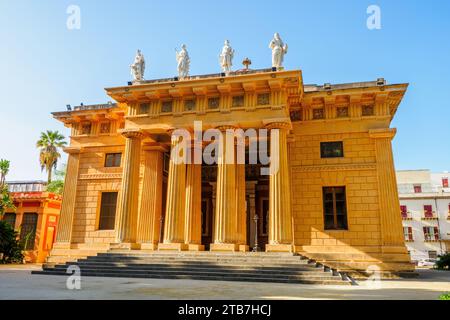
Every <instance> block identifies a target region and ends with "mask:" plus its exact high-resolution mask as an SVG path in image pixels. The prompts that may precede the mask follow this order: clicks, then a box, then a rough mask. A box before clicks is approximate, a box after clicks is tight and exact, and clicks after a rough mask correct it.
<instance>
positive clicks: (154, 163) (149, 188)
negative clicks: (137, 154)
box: [137, 144, 167, 250]
mask: <svg viewBox="0 0 450 320" xmlns="http://www.w3.org/2000/svg"><path fill="white" fill-rule="evenodd" d="M142 150H143V152H144V179H143V185H142V191H141V192H142V195H141V207H140V210H139V217H138V227H137V242H138V243H140V245H141V249H147V250H156V249H157V247H158V242H159V232H160V223H161V211H162V191H163V190H162V189H163V161H164V159H163V157H164V152H165V151H167V150H166V148H165V147H163V146H162V145H159V144H147V145H144V146H143V149H142Z"/></svg>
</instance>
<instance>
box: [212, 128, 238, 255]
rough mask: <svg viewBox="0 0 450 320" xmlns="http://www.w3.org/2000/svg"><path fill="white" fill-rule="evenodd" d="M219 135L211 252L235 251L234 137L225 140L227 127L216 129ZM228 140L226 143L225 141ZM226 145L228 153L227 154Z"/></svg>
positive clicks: (236, 248) (236, 246)
mask: <svg viewBox="0 0 450 320" xmlns="http://www.w3.org/2000/svg"><path fill="white" fill-rule="evenodd" d="M218 129H219V130H220V131H221V133H222V136H221V145H222V147H221V148H220V149H221V150H219V155H218V164H217V196H216V206H215V219H214V243H212V244H211V251H236V250H238V249H239V245H238V244H237V243H236V230H237V227H236V225H237V221H236V161H235V157H234V156H235V155H233V154H231V153H230V150H232V151H233V152H232V153H234V147H235V146H234V136H233V139H232V140H231V138H230V137H228V138H227V135H226V130H227V129H234V128H233V127H229V126H221V127H219V128H218ZM227 140H228V141H227ZM230 144H231V148H230ZM227 145H228V149H229V150H228V152H227Z"/></svg>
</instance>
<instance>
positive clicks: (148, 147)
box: [142, 142, 169, 152]
mask: <svg viewBox="0 0 450 320" xmlns="http://www.w3.org/2000/svg"><path fill="white" fill-rule="evenodd" d="M142 151H159V152H168V151H169V148H168V147H167V146H166V145H164V144H161V143H158V142H149V143H144V145H143V146H142Z"/></svg>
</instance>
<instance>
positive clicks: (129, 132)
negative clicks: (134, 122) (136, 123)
mask: <svg viewBox="0 0 450 320" xmlns="http://www.w3.org/2000/svg"><path fill="white" fill-rule="evenodd" d="M119 133H120V134H121V135H123V136H124V137H125V138H131V139H134V138H136V139H137V138H142V137H144V133H143V132H142V131H141V130H139V129H122V130H119Z"/></svg>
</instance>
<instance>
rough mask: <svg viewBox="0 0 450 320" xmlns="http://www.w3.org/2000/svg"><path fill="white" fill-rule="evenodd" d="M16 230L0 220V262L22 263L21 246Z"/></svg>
mask: <svg viewBox="0 0 450 320" xmlns="http://www.w3.org/2000/svg"><path fill="white" fill-rule="evenodd" d="M17 236H18V234H17V232H16V231H14V229H13V227H11V225H10V224H9V223H7V222H5V221H0V255H1V257H0V263H22V261H23V253H22V246H21V245H20V243H19V241H18V240H17Z"/></svg>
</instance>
